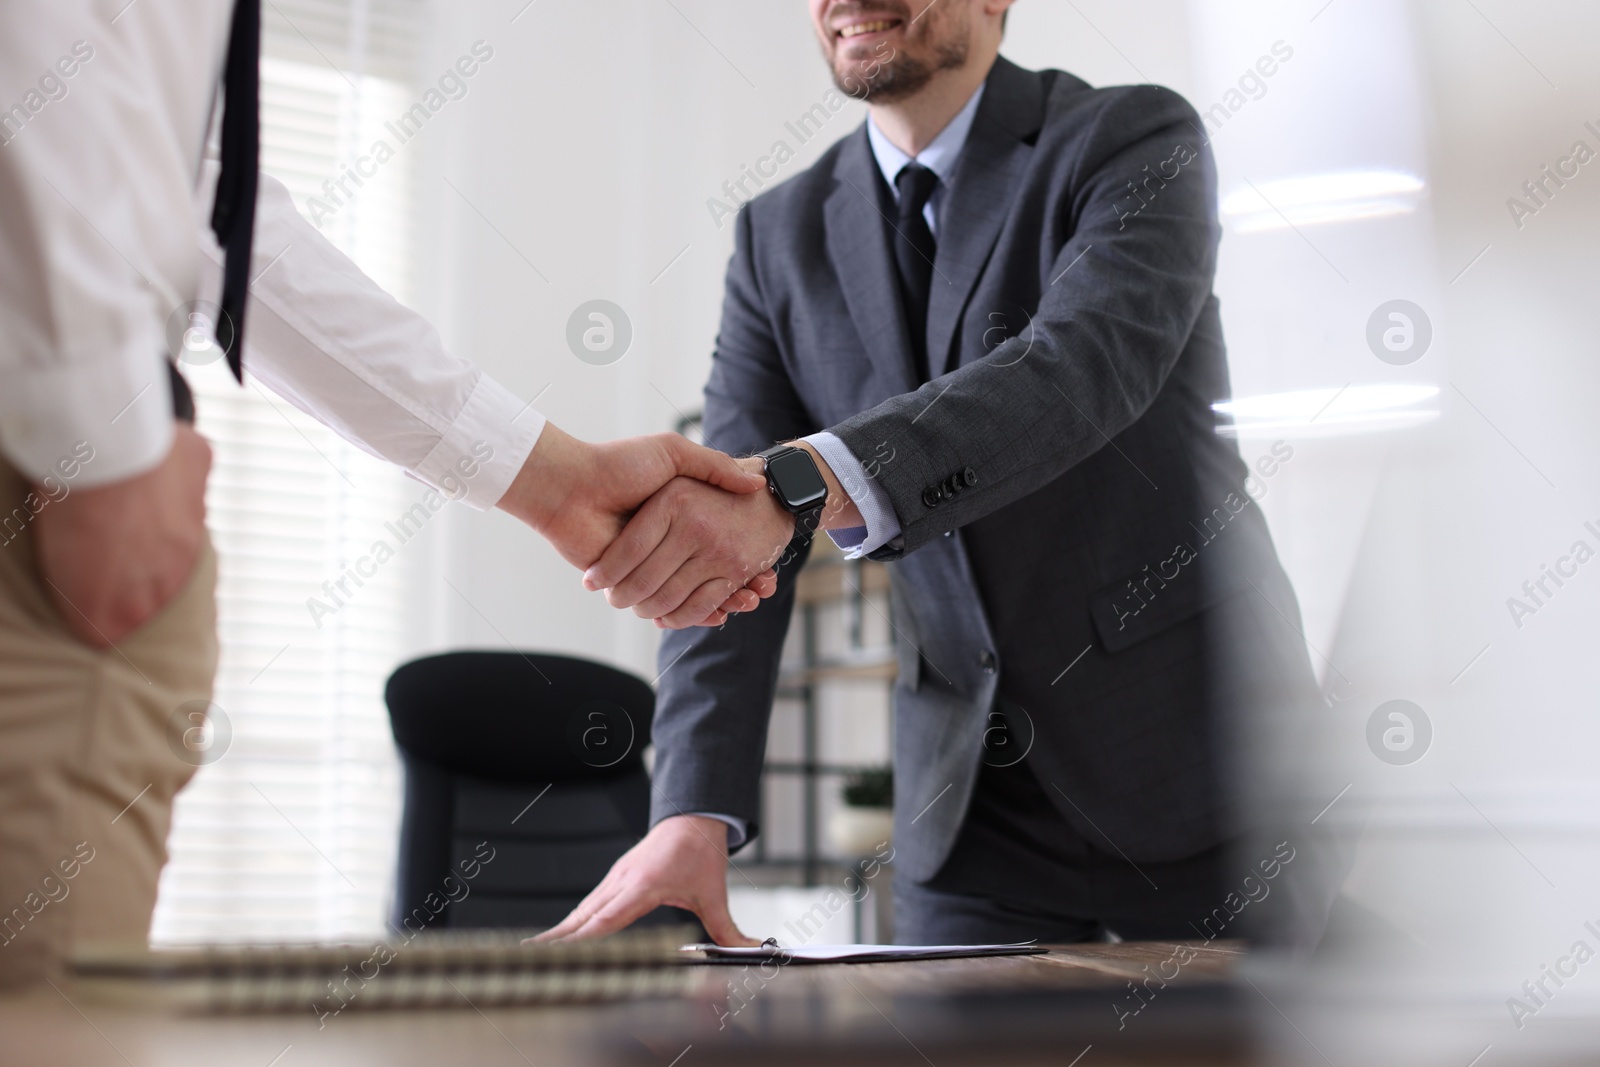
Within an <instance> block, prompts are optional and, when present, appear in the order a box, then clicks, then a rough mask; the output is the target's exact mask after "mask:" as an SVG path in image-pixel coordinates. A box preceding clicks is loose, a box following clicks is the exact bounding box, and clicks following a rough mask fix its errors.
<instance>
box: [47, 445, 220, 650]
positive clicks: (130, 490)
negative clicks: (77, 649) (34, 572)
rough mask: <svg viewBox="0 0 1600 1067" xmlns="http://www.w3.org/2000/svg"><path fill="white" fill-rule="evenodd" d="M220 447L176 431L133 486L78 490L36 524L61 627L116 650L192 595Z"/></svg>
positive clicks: (126, 483)
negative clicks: (215, 451)
mask: <svg viewBox="0 0 1600 1067" xmlns="http://www.w3.org/2000/svg"><path fill="white" fill-rule="evenodd" d="M210 471H211V446H210V445H209V444H207V443H206V439H205V438H203V437H201V436H200V435H199V434H198V433H196V432H195V431H194V429H193V428H191V427H189V426H186V425H182V424H180V425H179V426H177V427H176V429H175V432H174V435H173V441H172V450H171V451H170V452H168V453H167V458H166V459H164V460H162V461H161V464H160V466H158V467H156V468H154V469H153V470H149V471H146V472H145V473H144V474H140V475H137V476H136V477H133V478H129V479H127V480H126V481H121V482H116V483H113V484H111V485H102V486H96V487H95V488H93V489H74V490H73V491H72V492H71V493H69V494H68V495H67V496H65V497H63V498H62V499H61V500H59V501H55V502H53V503H50V504H48V505H46V506H45V508H44V510H42V511H40V512H39V514H38V517H37V518H35V519H34V544H35V558H36V560H37V565H38V568H39V576H40V578H41V579H42V580H43V581H44V583H45V592H46V593H47V594H48V595H49V597H50V598H51V600H53V601H54V602H55V605H56V609H57V610H58V611H59V612H60V613H61V618H62V621H64V622H65V623H66V624H67V627H68V629H70V630H71V631H72V632H73V633H74V634H76V635H77V636H78V637H79V638H80V639H81V640H83V641H84V642H85V643H87V644H89V645H92V646H94V647H95V648H109V647H110V646H112V645H115V644H116V643H117V642H119V641H121V640H122V639H123V638H125V637H127V636H128V635H129V634H131V633H133V631H135V630H137V629H138V628H139V627H141V626H143V625H144V624H145V623H147V622H149V621H150V620H151V619H152V618H154V617H155V616H156V614H157V613H158V612H160V610H161V609H162V608H164V607H166V606H167V604H168V603H170V602H171V601H172V599H173V598H174V597H176V596H177V595H178V591H179V590H181V589H182V588H183V584H184V582H185V581H187V580H188V578H189V574H190V572H192V571H193V570H194V567H195V563H196V562H197V561H198V559H199V557H200V550H201V546H202V545H203V544H204V543H205V537H206V497H205V492H206V475H207V474H209V473H210Z"/></svg>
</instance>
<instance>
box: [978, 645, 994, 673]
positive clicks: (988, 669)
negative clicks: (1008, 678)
mask: <svg viewBox="0 0 1600 1067" xmlns="http://www.w3.org/2000/svg"><path fill="white" fill-rule="evenodd" d="M978 666H980V667H982V668H983V673H984V674H993V673H994V667H995V661H994V653H993V652H990V651H989V650H988V649H987V648H986V649H984V650H982V651H981V652H979V653H978Z"/></svg>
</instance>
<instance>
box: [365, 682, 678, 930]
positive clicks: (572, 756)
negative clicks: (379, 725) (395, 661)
mask: <svg viewBox="0 0 1600 1067" xmlns="http://www.w3.org/2000/svg"><path fill="white" fill-rule="evenodd" d="M384 699H385V701H386V702H387V703H388V705H389V720H390V723H391V725H392V726H393V729H394V739H395V742H396V743H397V744H398V745H399V747H400V754H401V758H402V760H403V762H404V764H405V775H406V792H405V813H404V815H403V817H402V820H401V828H400V864H399V879H398V881H399V885H398V892H397V894H396V900H395V910H394V915H393V917H392V922H393V924H394V927H395V928H396V929H397V930H412V931H414V930H417V929H418V928H420V927H428V926H431V927H445V928H450V929H462V928H482V927H518V928H529V927H548V926H554V925H555V924H556V923H557V922H559V921H560V920H561V919H562V918H563V917H565V916H566V914H567V913H568V912H569V911H571V910H572V908H573V907H574V906H575V905H577V903H578V902H579V901H580V900H582V899H583V897H584V895H585V894H587V893H588V892H589V891H590V890H591V889H593V888H594V887H595V886H596V885H598V884H599V883H600V880H601V879H602V878H603V877H605V873H606V871H607V870H609V869H610V867H611V864H612V863H613V862H614V861H615V860H616V859H617V857H619V856H621V855H622V854H623V853H624V852H626V851H627V850H628V849H629V848H630V847H632V845H633V844H634V843H635V842H637V841H638V840H639V839H640V838H641V837H643V836H644V834H645V831H646V829H647V828H648V824H649V814H650V780H649V778H648V776H647V775H646V774H645V769H644V762H643V759H642V757H641V753H642V752H643V750H644V748H645V746H646V745H648V744H649V743H650V719H651V715H652V714H653V713H654V709H655V694H654V693H653V692H651V690H650V687H649V686H648V685H646V684H645V683H644V682H643V681H641V680H640V679H638V678H636V677H634V676H633V675H631V674H626V673H624V672H622V671H619V670H616V669H614V668H611V667H607V666H604V665H602V664H599V663H590V662H588V661H586V660H580V659H572V658H569V657H567V656H550V655H542V654H536V653H526V654H524V653H520V652H451V653H447V654H444V655H439V656H428V657H425V658H423V659H419V660H414V661H412V662H411V663H407V664H404V665H403V666H401V667H400V668H398V669H397V670H396V671H395V672H394V674H393V675H391V676H390V678H389V683H388V686H387V687H386V689H385V692H384ZM491 850H492V852H491ZM490 855H492V856H493V858H492V859H489V860H488V861H487V862H484V857H486V856H490ZM468 873H470V874H472V875H473V876H472V877H471V878H470V880H468V879H467V878H465V877H464V875H465V874H468ZM447 878H448V879H453V880H452V881H447ZM445 901H449V902H448V903H444V902H445ZM694 922H695V919H694V916H693V915H691V914H690V913H688V912H685V911H680V910H679V909H676V908H657V909H656V910H655V911H654V912H652V913H650V914H649V915H647V916H645V917H644V918H642V919H640V920H639V922H638V924H636V925H659V924H664V923H687V924H693V923H694Z"/></svg>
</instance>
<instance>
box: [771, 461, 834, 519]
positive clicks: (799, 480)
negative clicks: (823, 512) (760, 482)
mask: <svg viewBox="0 0 1600 1067" xmlns="http://www.w3.org/2000/svg"><path fill="white" fill-rule="evenodd" d="M767 479H768V484H770V485H771V486H772V487H773V488H774V489H775V490H776V491H777V494H778V499H779V500H781V501H782V502H783V506H784V507H786V508H788V509H789V510H790V511H805V510H807V509H808V508H814V507H817V506H819V505H821V504H822V503H823V502H825V501H826V500H827V499H828V484H827V483H826V482H824V481H823V480H822V475H821V474H820V473H818V472H817V465H816V463H814V462H813V461H812V459H811V456H810V455H808V454H807V453H806V452H805V451H803V450H802V449H798V448H797V449H795V450H794V451H792V452H782V453H779V454H778V455H776V456H774V457H772V458H771V459H769V460H767Z"/></svg>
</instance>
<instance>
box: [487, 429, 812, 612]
mask: <svg viewBox="0 0 1600 1067" xmlns="http://www.w3.org/2000/svg"><path fill="white" fill-rule="evenodd" d="M499 506H500V507H501V509H502V510H505V511H507V512H509V513H510V514H512V515H513V516H515V517H517V518H519V519H521V520H522V521H523V522H525V523H527V524H528V525H529V526H531V527H533V529H534V530H535V531H537V532H538V533H539V534H541V535H542V536H543V537H544V538H545V539H546V540H548V541H549V542H550V543H551V544H552V545H554V546H555V549H556V551H557V552H559V553H560V554H561V557H562V558H563V559H565V560H566V561H567V562H568V563H571V564H573V565H574V566H577V567H582V568H585V569H587V571H588V573H587V574H586V575H585V585H586V586H587V587H588V588H590V589H610V587H611V585H612V584H614V583H613V582H612V581H610V580H608V576H610V575H612V574H616V575H617V577H618V578H619V579H620V578H623V577H629V576H630V575H631V573H632V571H633V570H634V568H635V567H636V566H637V565H638V564H640V563H645V564H647V566H648V569H646V570H645V571H644V573H642V574H640V575H639V576H638V579H637V580H636V581H633V582H631V583H630V584H629V586H628V590H627V594H626V595H621V596H619V595H617V593H616V591H615V590H612V591H611V593H609V594H608V599H610V600H611V603H612V604H614V605H615V606H617V607H638V609H639V610H638V612H637V613H638V614H640V615H641V616H644V617H648V618H654V619H659V620H661V624H662V625H666V626H671V627H674V628H681V627H686V626H719V625H721V624H722V623H723V622H724V621H725V620H726V619H727V617H728V615H729V614H732V613H734V612H740V611H750V610H753V609H754V608H756V607H757V606H758V605H759V604H760V603H761V600H762V599H764V598H766V597H769V596H771V595H772V594H773V592H774V591H775V590H776V589H777V578H776V576H775V575H774V574H773V572H772V571H771V570H770V569H769V568H770V565H771V562H772V561H775V560H776V559H777V557H778V555H779V554H780V553H781V552H782V550H783V548H784V547H785V546H786V545H787V544H788V542H789V536H790V534H789V533H786V532H783V531H782V529H781V527H783V526H787V528H788V530H789V531H791V532H792V530H793V526H794V521H793V518H792V517H791V516H790V515H789V514H788V513H787V512H785V511H784V510H783V509H782V508H781V507H779V506H778V504H777V503H776V501H774V500H773V498H772V496H771V494H770V493H768V492H767V488H766V479H765V478H764V476H763V475H762V472H761V463H760V461H759V460H744V461H739V460H735V459H733V458H732V457H730V456H727V455H724V454H723V453H721V452H717V451H715V450H714V449H710V448H705V447H702V446H700V445H696V444H693V443H692V442H690V441H688V440H687V439H685V438H683V437H680V436H678V435H677V434H670V433H663V434H654V435H652V436H649V437H635V438H628V439H624V440H621V441H610V442H605V443H601V444H589V443H586V442H583V441H579V440H577V439H575V438H573V437H571V436H570V435H568V434H566V433H564V432H563V431H562V430H560V429H559V428H558V427H556V426H554V425H547V426H546V427H545V429H544V432H543V433H542V434H541V435H540V438H539V443H538V444H537V446H535V448H534V450H533V452H532V453H531V454H530V455H529V456H528V459H527V461H526V462H525V463H524V464H523V466H522V470H521V471H520V472H519V473H518V475H517V477H516V480H515V481H513V482H512V484H511V487H510V489H508V490H507V491H506V495H505V497H504V498H502V499H501V501H500V504H499ZM636 512H637V514H635V513H636ZM758 517H759V520H760V521H758ZM630 519H632V520H633V522H632V523H630V521H629V520H630ZM752 527H755V528H758V529H760V530H761V536H762V537H763V538H764V539H765V540H774V541H778V542H779V543H778V544H777V547H776V549H775V550H772V551H761V552H753V551H750V550H737V549H736V548H735V547H734V541H735V537H734V534H735V531H738V532H740V533H743V532H745V531H746V530H747V529H749V528H752ZM625 532H626V533H627V535H628V536H627V539H626V541H625V546H626V547H625V548H618V549H617V551H614V552H613V551H610V550H611V549H612V548H613V546H616V545H617V543H618V541H619V538H621V537H623V535H624V533H625ZM651 537H654V540H653V541H652V540H651ZM741 543H742V542H741ZM755 557H762V558H759V559H758V558H755ZM619 561H620V562H619ZM622 564H626V566H623V565H622Z"/></svg>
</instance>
